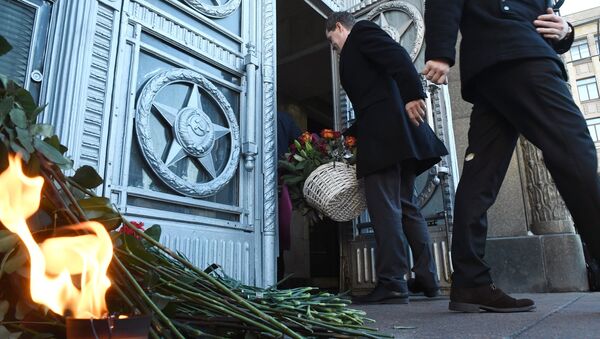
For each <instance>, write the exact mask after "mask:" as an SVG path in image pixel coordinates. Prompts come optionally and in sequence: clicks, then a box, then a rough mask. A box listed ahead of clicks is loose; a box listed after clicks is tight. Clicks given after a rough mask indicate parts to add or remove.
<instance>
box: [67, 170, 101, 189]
mask: <svg viewBox="0 0 600 339" xmlns="http://www.w3.org/2000/svg"><path fill="white" fill-rule="evenodd" d="M71 179H73V181H75V182H76V183H78V184H79V185H81V186H83V187H85V188H89V189H94V188H96V187H98V186H100V185H102V183H104V180H102V178H101V177H100V175H98V172H96V170H95V169H94V168H93V167H92V166H88V165H85V166H82V167H80V168H78V169H77V171H76V172H75V175H73V176H72V177H71Z"/></svg>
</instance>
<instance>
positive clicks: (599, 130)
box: [587, 118, 600, 142]
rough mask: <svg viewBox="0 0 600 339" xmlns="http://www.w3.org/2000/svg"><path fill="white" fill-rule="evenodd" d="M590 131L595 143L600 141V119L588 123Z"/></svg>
mask: <svg viewBox="0 0 600 339" xmlns="http://www.w3.org/2000/svg"><path fill="white" fill-rule="evenodd" d="M587 124H588V129H589V130H590V134H591V135H592V139H593V140H594V142H599V141H600V118H595V119H590V120H588V121H587Z"/></svg>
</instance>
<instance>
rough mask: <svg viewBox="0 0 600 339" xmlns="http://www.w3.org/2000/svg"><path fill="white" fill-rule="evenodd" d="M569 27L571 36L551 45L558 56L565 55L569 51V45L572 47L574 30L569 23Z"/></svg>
mask: <svg viewBox="0 0 600 339" xmlns="http://www.w3.org/2000/svg"><path fill="white" fill-rule="evenodd" d="M569 26H571V34H569V36H567V37H566V38H564V39H562V40H560V41H557V42H555V43H553V44H552V47H553V48H554V50H555V51H556V53H558V54H563V53H567V52H568V51H569V50H570V49H571V45H573V41H574V39H575V28H574V27H573V25H571V24H570V23H569Z"/></svg>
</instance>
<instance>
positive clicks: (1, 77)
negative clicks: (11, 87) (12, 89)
mask: <svg viewBox="0 0 600 339" xmlns="http://www.w3.org/2000/svg"><path fill="white" fill-rule="evenodd" d="M0 84H1V85H2V88H6V87H8V78H7V77H6V75H4V74H0Z"/></svg>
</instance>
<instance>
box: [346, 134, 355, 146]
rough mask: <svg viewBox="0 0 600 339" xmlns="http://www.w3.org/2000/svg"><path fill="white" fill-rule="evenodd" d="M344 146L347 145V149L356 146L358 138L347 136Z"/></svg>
mask: <svg viewBox="0 0 600 339" xmlns="http://www.w3.org/2000/svg"><path fill="white" fill-rule="evenodd" d="M344 144H345V145H346V147H350V148H352V147H354V146H356V138H355V137H353V136H347V137H346V138H344Z"/></svg>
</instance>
